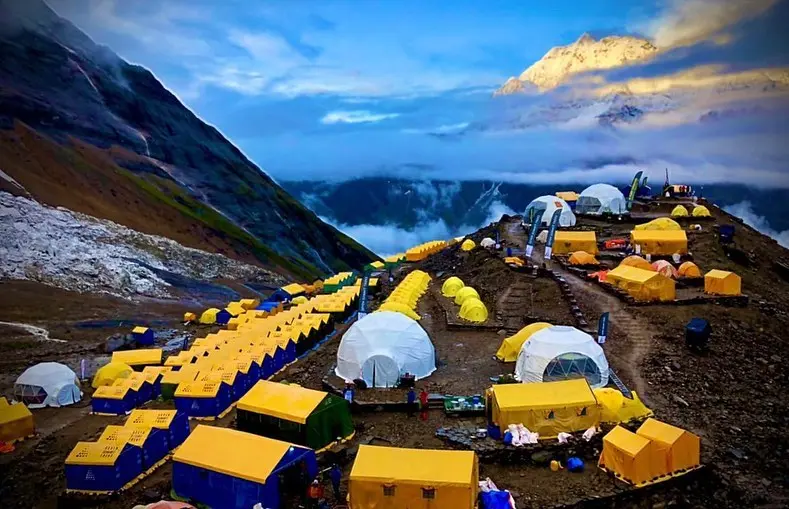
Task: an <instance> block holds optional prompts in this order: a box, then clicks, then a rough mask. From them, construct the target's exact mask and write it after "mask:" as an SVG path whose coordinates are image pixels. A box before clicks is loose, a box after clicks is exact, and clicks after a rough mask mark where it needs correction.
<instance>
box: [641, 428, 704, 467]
mask: <svg viewBox="0 0 789 509" xmlns="http://www.w3.org/2000/svg"><path fill="white" fill-rule="evenodd" d="M636 434H637V435H639V436H642V437H644V438H646V439H649V440H651V441H652V442H653V444H654V448H655V452H656V453H657V455H658V456H659V457H661V458H662V459H663V460H664V463H663V465H662V467H663V468H662V472H661V474H673V473H676V472H684V471H686V470H689V469H692V468H696V467H697V466H699V464H700V463H701V440H700V439H699V437H698V436H696V435H694V434H693V433H690V432H689V431H685V430H684V429H682V428H677V427H676V426H672V425H670V424H666V423H664V422H661V421H658V420H657V419H647V420H646V421H645V422H644V424H642V425H641V427H639V428H638V430H637V431H636Z"/></svg>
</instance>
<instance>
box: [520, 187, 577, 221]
mask: <svg viewBox="0 0 789 509" xmlns="http://www.w3.org/2000/svg"><path fill="white" fill-rule="evenodd" d="M558 208H561V209H562V212H561V214H560V215H559V226H561V227H564V228H567V227H570V226H575V221H576V220H575V214H573V210H572V208H570V205H568V204H567V202H566V201H564V200H563V199H561V198H559V197H558V196H551V195H545V196H540V197H538V198H535V199H534V200H532V201H531V203H529V204H528V205H527V206H526V211H525V212H524V213H523V217H525V218H528V217H529V213H530V210H532V209H534V211H535V213H536V212H537V211H538V210H543V211H544V213H543V215H542V220H541V221H540V224H543V225H546V226H547V225H548V223H549V222H550V221H551V218H552V217H553V213H554V212H555V211H556V209H558Z"/></svg>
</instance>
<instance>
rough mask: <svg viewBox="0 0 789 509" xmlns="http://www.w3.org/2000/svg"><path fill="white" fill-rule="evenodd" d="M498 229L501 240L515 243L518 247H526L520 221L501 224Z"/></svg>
mask: <svg viewBox="0 0 789 509" xmlns="http://www.w3.org/2000/svg"><path fill="white" fill-rule="evenodd" d="M500 230H501V238H502V240H505V241H507V242H510V243H512V244H515V245H516V246H517V247H518V248H519V249H526V234H525V232H524V231H523V227H522V226H521V223H520V221H511V222H509V223H506V224H503V225H502V228H500Z"/></svg>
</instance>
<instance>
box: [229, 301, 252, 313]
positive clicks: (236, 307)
mask: <svg viewBox="0 0 789 509" xmlns="http://www.w3.org/2000/svg"><path fill="white" fill-rule="evenodd" d="M225 310H226V311H227V312H228V313H230V316H238V315H240V314H243V313H246V311H247V310H246V309H244V306H242V305H241V303H240V302H237V301H233V302H230V303H228V305H227V307H226V308H225Z"/></svg>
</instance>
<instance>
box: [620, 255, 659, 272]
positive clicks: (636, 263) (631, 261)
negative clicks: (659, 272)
mask: <svg viewBox="0 0 789 509" xmlns="http://www.w3.org/2000/svg"><path fill="white" fill-rule="evenodd" d="M619 265H624V266H626V267H636V268H638V269H643V270H651V271H652V272H655V269H654V267H652V264H651V263H649V262H648V261H646V260H644V259H643V258H641V257H640V256H638V255H630V256H628V257H627V258H625V259H624V260H622V263H620V264H619Z"/></svg>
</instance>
